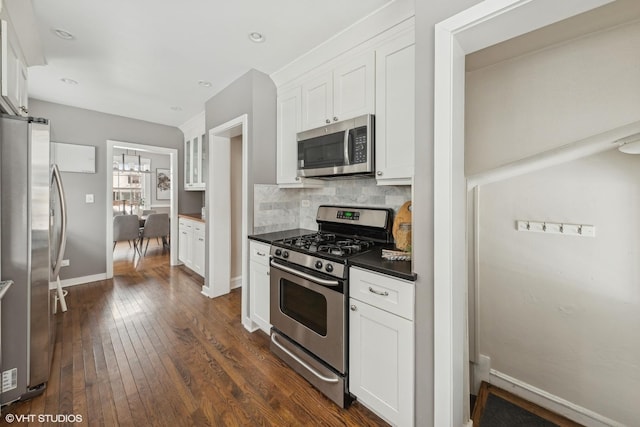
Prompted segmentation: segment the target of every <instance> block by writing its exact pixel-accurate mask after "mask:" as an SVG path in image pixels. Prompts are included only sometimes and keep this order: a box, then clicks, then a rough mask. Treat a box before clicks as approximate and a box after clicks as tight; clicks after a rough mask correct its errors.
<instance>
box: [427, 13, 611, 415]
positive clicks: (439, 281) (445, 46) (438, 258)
mask: <svg viewBox="0 0 640 427" xmlns="http://www.w3.org/2000/svg"><path fill="white" fill-rule="evenodd" d="M610 1H611V0H564V1H562V2H558V1H556V0H485V1H483V2H481V3H478V4H476V5H475V6H473V7H471V8H469V9H467V10H464V11H462V12H461V13H459V14H457V15H455V16H452V17H451V18H449V19H446V20H445V21H442V22H440V23H438V24H436V26H435V70H434V71H435V73H434V75H435V81H434V160H433V173H434V284H433V286H434V303H433V306H434V344H433V345H434V390H437V392H436V393H434V425H435V426H461V425H463V424H465V423H467V422H468V417H469V412H470V411H469V399H468V396H465V395H464V390H465V389H466V386H467V385H465V384H463V381H464V378H466V377H467V375H466V370H468V369H469V367H468V365H469V364H468V360H466V361H465V360H462V357H461V356H460V355H462V354H465V352H466V347H467V345H468V342H465V341H466V336H465V331H466V327H465V325H464V324H465V323H467V313H466V311H465V308H466V298H467V296H466V292H465V291H466V288H467V276H466V273H465V269H466V253H467V243H466V239H465V232H466V228H467V226H466V208H467V207H466V191H467V188H466V187H467V186H466V182H465V176H464V72H465V70H464V65H465V55H467V54H469V53H472V52H474V51H477V50H479V49H482V48H485V47H488V46H491V45H494V44H496V43H499V42H502V41H504V40H508V39H510V38H513V37H516V36H518V35H521V34H524V33H527V32H529V31H533V30H535V29H537V28H540V27H543V26H546V25H549V24H552V23H554V22H557V21H560V20H562V19H566V18H569V17H571V16H573V15H576V14H578V13H582V12H585V11H587V10H590V9H593V8H595V7H598V6H601V5H603V4H606V3H609V2H610ZM461 263H462V264H461Z"/></svg>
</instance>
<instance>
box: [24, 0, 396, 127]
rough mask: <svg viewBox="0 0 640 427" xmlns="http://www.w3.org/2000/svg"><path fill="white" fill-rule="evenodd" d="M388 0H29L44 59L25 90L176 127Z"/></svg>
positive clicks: (47, 98) (33, 70)
mask: <svg viewBox="0 0 640 427" xmlns="http://www.w3.org/2000/svg"><path fill="white" fill-rule="evenodd" d="M391 1H392V0H348V1H344V0H323V1H317V0H271V1H268V2H267V1H264V0H183V1H169V0H134V1H132V0H55V1H52V0H32V2H33V9H34V11H35V14H36V20H37V25H38V27H39V31H40V37H41V41H42V45H43V49H44V55H45V58H46V61H47V65H45V66H34V67H30V68H29V96H30V97H31V98H35V99H41V100H45V101H51V102H56V103H60V104H65V105H71V106H75V107H81V108H86V109H90V110H96V111H101V112H105V113H111V114H117V115H121V116H126V117H132V118H136V119H141V120H146V121H150V122H155V123H163V124H167V125H174V126H177V125H181V124H183V123H184V122H185V121H187V120H188V119H189V118H191V117H193V116H194V115H196V114H197V113H199V112H200V111H202V110H203V109H204V103H205V102H206V101H207V100H208V99H209V98H211V97H212V96H213V95H214V94H216V93H217V92H219V91H220V90H221V89H223V88H224V87H226V86H227V85H228V84H229V83H231V82H232V81H234V80H235V79H237V78H238V77H240V76H241V75H242V74H244V73H245V72H247V71H248V70H250V69H252V68H255V69H257V70H259V71H262V72H264V73H267V74H271V73H272V72H274V71H277V70H279V69H280V68H282V67H283V66H285V65H286V64H288V63H290V62H291V61H293V60H294V59H296V58H298V57H299V56H301V55H302V54H304V53H306V52H307V51H309V50H310V49H312V48H313V47H315V46H317V45H319V44H321V43H322V42H324V41H326V40H327V39H329V38H330V37H332V36H333V35H335V34H336V33H338V32H340V31H342V30H344V29H346V28H347V27H348V26H349V25H351V24H353V23H354V22H355V21H358V20H360V19H361V18H363V17H364V16H366V15H368V14H370V13H371V12H373V11H375V10H377V9H379V8H380V7H382V6H384V5H385V4H387V3H390V2H391ZM53 29H63V30H65V31H68V32H69V33H71V34H73V35H74V39H73V40H69V41H68V40H62V39H60V38H58V37H57V36H56V35H55V34H54V33H53ZM254 31H257V32H260V33H262V34H264V36H265V38H266V41H265V42H263V43H259V44H258V43H254V42H252V41H250V40H249V37H248V35H249V33H251V32H254ZM63 78H68V79H73V80H75V81H77V82H78V84H77V85H69V84H66V83H63V82H62V81H61V79H63ZM199 80H205V81H209V82H211V83H212V86H211V87H209V88H205V87H202V86H200V85H198V81H199ZM172 107H179V108H181V110H180V111H175V110H174V109H172Z"/></svg>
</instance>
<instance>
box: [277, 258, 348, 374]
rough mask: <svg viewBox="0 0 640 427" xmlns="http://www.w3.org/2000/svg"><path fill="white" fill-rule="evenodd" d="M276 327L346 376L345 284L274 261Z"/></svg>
mask: <svg viewBox="0 0 640 427" xmlns="http://www.w3.org/2000/svg"><path fill="white" fill-rule="evenodd" d="M270 276H271V289H270V292H271V295H270V296H271V303H270V304H271V305H270V315H271V324H272V325H273V327H274V328H275V329H276V330H278V331H279V332H281V333H282V334H284V335H286V336H287V337H289V338H290V339H292V340H293V341H295V342H296V343H298V344H299V345H300V346H302V347H304V348H305V349H306V350H307V351H309V352H311V353H313V354H314V355H315V356H317V357H318V358H320V359H322V360H323V361H324V362H325V363H327V364H329V365H330V366H332V367H333V368H334V369H336V370H337V371H338V372H340V373H344V372H346V349H345V345H346V344H345V337H346V321H345V319H346V299H345V295H344V292H343V289H344V282H343V281H341V280H337V279H324V278H320V277H314V276H312V275H311V274H309V273H306V272H302V271H298V270H296V269H295V267H291V265H290V264H287V265H283V264H280V263H278V262H277V261H274V260H272V261H271V271H270Z"/></svg>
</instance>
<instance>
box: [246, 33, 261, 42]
mask: <svg viewBox="0 0 640 427" xmlns="http://www.w3.org/2000/svg"><path fill="white" fill-rule="evenodd" d="M249 40H251V41H252V42H256V43H262V42H263V41H264V36H263V35H262V34H260V33H257V32H255V31H254V32H253V33H249Z"/></svg>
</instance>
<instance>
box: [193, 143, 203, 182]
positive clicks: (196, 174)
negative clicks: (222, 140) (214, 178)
mask: <svg viewBox="0 0 640 427" xmlns="http://www.w3.org/2000/svg"><path fill="white" fill-rule="evenodd" d="M192 144H193V145H192V146H191V176H192V178H191V182H192V183H193V184H194V185H198V184H200V181H201V180H202V178H201V177H200V165H201V164H202V159H201V158H200V154H201V152H202V146H201V145H200V136H196V137H195V138H193V143H192Z"/></svg>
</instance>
